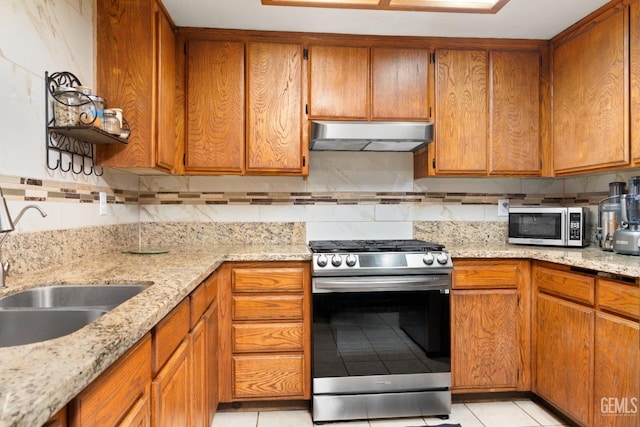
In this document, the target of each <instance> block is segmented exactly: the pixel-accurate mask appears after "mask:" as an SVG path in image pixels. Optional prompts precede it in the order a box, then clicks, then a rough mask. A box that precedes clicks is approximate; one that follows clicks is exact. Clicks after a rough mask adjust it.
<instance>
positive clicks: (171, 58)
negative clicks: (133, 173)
mask: <svg viewBox="0 0 640 427" xmlns="http://www.w3.org/2000/svg"><path fill="white" fill-rule="evenodd" d="M96 12H97V13H96V35H97V38H96V50H97V52H98V54H97V55H96V76H97V79H96V93H97V94H99V95H100V96H102V97H104V98H105V99H106V100H107V102H108V106H110V107H120V108H122V109H123V114H124V118H125V119H126V120H127V121H128V122H129V126H130V127H131V136H130V137H129V140H128V144H126V145H123V144H101V145H98V147H96V157H97V163H98V165H100V166H105V167H125V168H145V169H146V168H159V169H162V170H165V171H169V172H173V171H175V168H176V166H177V165H178V159H179V157H180V150H179V146H178V144H177V138H176V117H177V114H176V106H175V102H176V93H175V91H176V68H175V67H176V50H175V47H176V40H175V29H174V27H173V24H172V23H171V21H170V19H169V17H168V15H167V13H166V12H165V10H164V8H163V7H162V5H161V4H160V3H159V2H156V1H155V0H142V1H138V0H121V1H117V2H112V1H101V2H97V3H96Z"/></svg>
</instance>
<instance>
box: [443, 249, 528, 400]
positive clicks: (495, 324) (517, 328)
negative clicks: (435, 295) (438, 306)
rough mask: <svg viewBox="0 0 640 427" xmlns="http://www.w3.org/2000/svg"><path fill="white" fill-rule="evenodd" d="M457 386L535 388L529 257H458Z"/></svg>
mask: <svg viewBox="0 0 640 427" xmlns="http://www.w3.org/2000/svg"><path fill="white" fill-rule="evenodd" d="M453 264H454V273H453V285H452V287H453V290H452V291H451V334H452V340H451V343H452V344H451V347H452V350H451V366H452V367H451V376H452V391H453V392H454V393H463V392H490V391H521V390H528V389H529V388H530V371H529V365H530V362H529V360H530V345H529V343H530V334H529V328H530V323H529V314H530V303H529V301H530V299H529V292H530V288H529V280H530V279H529V271H530V270H529V264H530V263H529V261H524V260H464V259H459V260H454V263H453Z"/></svg>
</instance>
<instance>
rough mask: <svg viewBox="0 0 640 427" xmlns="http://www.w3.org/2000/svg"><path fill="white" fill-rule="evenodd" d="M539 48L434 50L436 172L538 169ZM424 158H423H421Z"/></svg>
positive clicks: (502, 172) (422, 172)
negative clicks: (519, 49) (520, 49)
mask: <svg viewBox="0 0 640 427" xmlns="http://www.w3.org/2000/svg"><path fill="white" fill-rule="evenodd" d="M540 58H541V57H540V52H539V51H537V50H535V51H533V50H523V51H518V50H489V51H487V50H484V49H483V50H479V49H478V50H461V49H437V50H436V56H435V61H436V65H435V68H436V71H435V73H436V77H435V82H436V83H435V111H436V113H435V114H436V115H435V123H436V127H435V132H436V134H435V138H434V143H433V148H432V149H431V151H430V153H432V154H431V155H432V156H433V157H432V159H431V162H430V163H431V165H428V163H427V164H426V165H425V164H424V163H425V162H423V164H422V165H421V166H420V168H419V169H418V170H417V177H422V176H426V174H427V171H426V170H425V166H426V167H427V168H428V167H429V166H430V167H431V168H432V169H433V171H434V172H433V173H435V174H436V175H487V174H489V175H519V176H526V175H540V171H541V162H540V149H541V148H540V147H541V142H540V102H541V100H540ZM423 160H424V159H423Z"/></svg>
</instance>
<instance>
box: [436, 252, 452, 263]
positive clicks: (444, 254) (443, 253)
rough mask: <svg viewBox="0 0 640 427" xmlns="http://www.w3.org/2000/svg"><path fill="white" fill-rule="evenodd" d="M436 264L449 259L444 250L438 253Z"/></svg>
mask: <svg viewBox="0 0 640 427" xmlns="http://www.w3.org/2000/svg"><path fill="white" fill-rule="evenodd" d="M437 259H438V264H442V265H445V264H446V263H447V261H449V257H448V256H447V253H446V252H442V253H441V254H440V255H438V258H437Z"/></svg>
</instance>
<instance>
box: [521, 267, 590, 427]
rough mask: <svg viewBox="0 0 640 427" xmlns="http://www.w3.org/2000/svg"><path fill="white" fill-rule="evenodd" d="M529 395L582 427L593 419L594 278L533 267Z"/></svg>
mask: <svg viewBox="0 0 640 427" xmlns="http://www.w3.org/2000/svg"><path fill="white" fill-rule="evenodd" d="M533 278H534V279H533V280H534V320H533V323H534V325H535V326H534V331H533V334H534V340H535V344H534V347H535V357H534V365H535V366H534V372H535V381H534V384H533V391H534V392H535V393H536V394H538V395H539V396H541V397H542V398H544V399H545V400H546V401H548V402H549V403H551V404H552V405H554V406H555V407H556V408H558V409H559V410H560V411H562V412H563V413H564V414H566V415H567V416H569V417H571V418H572V419H573V420H574V421H575V422H577V423H578V424H580V425H591V420H592V419H593V373H594V364H593V360H594V350H593V349H594V331H595V310H594V308H593V304H594V301H595V280H594V278H593V277H591V276H589V275H586V274H580V273H574V272H571V271H564V270H556V269H552V268H547V267H544V266H540V265H535V266H534V274H533Z"/></svg>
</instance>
